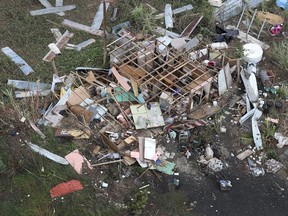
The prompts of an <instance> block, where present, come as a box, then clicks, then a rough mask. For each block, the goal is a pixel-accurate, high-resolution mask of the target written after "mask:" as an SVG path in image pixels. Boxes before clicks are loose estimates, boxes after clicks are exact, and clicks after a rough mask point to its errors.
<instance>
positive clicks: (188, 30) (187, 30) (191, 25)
mask: <svg viewBox="0 0 288 216" xmlns="http://www.w3.org/2000/svg"><path fill="white" fill-rule="evenodd" d="M202 19H203V16H198V17H196V18H195V19H193V20H192V22H190V23H189V24H188V26H187V27H186V28H185V29H184V30H183V32H182V33H181V35H180V37H186V38H188V37H189V36H190V35H191V34H192V32H193V31H194V30H195V28H196V27H197V26H198V24H199V23H200V21H201V20H202Z"/></svg>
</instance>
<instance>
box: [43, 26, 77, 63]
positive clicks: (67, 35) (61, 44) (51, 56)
mask: <svg viewBox="0 0 288 216" xmlns="http://www.w3.org/2000/svg"><path fill="white" fill-rule="evenodd" d="M73 35H74V34H73V33H71V32H69V31H68V30H67V31H66V32H65V33H64V34H63V35H62V37H61V38H60V39H59V41H57V42H56V46H57V47H58V48H59V49H61V48H63V47H64V46H65V45H66V44H67V43H68V41H69V40H70V38H72V37H73ZM55 57H56V55H55V53H54V52H52V51H51V50H50V51H49V52H48V53H47V55H46V56H44V58H43V59H42V60H43V61H46V62H50V61H52V60H53V59H54V58H55Z"/></svg>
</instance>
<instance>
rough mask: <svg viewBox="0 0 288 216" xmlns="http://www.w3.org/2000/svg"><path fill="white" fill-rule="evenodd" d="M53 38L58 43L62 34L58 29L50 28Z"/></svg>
mask: <svg viewBox="0 0 288 216" xmlns="http://www.w3.org/2000/svg"><path fill="white" fill-rule="evenodd" d="M50 30H51V32H52V34H53V36H54V37H55V39H56V41H59V39H60V38H61V37H62V33H61V32H60V30H59V29H58V28H52V29H50Z"/></svg>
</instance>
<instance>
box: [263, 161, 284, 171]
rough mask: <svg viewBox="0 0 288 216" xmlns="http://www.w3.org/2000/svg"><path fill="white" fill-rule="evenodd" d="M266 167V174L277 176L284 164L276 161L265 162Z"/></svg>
mask: <svg viewBox="0 0 288 216" xmlns="http://www.w3.org/2000/svg"><path fill="white" fill-rule="evenodd" d="M265 165H266V172H268V173H273V174H275V173H276V172H278V171H279V170H280V169H281V168H282V167H283V164H282V163H280V162H279V161H276V160H275V159H269V160H267V161H266V162H265Z"/></svg>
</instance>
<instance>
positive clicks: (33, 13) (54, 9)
mask: <svg viewBox="0 0 288 216" xmlns="http://www.w3.org/2000/svg"><path fill="white" fill-rule="evenodd" d="M74 8H76V6H75V5H67V6H63V7H51V8H45V9H40V10H34V11H30V14H31V16H38V15H44V14H51V13H59V12H63V11H68V10H73V9H74Z"/></svg>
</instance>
